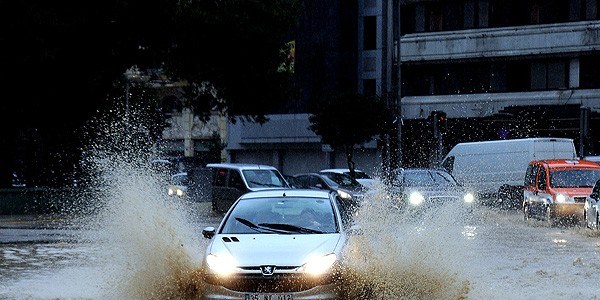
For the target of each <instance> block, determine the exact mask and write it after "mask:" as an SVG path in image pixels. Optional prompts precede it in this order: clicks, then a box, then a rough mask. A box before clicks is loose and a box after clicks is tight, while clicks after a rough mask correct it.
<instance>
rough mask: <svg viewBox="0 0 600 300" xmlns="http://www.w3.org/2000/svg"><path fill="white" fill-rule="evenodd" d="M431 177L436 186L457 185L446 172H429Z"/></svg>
mask: <svg viewBox="0 0 600 300" xmlns="http://www.w3.org/2000/svg"><path fill="white" fill-rule="evenodd" d="M431 176H432V177H433V180H434V181H435V183H436V185H441V186H457V185H458V183H457V182H456V180H454V177H452V175H450V174H448V173H446V172H441V171H435V172H431Z"/></svg>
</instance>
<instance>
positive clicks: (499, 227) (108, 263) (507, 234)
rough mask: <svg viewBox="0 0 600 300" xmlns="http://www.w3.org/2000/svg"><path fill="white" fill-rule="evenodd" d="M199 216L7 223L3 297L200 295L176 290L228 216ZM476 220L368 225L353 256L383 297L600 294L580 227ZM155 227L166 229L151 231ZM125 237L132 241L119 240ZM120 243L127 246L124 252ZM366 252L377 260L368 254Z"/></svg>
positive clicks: (0, 274) (2, 233)
mask: <svg viewBox="0 0 600 300" xmlns="http://www.w3.org/2000/svg"><path fill="white" fill-rule="evenodd" d="M193 210H194V211H195V213H196V215H197V216H198V217H197V218H196V219H194V221H193V222H189V223H187V224H184V225H181V224H180V225H181V226H186V227H187V228H185V230H181V229H176V228H174V227H172V226H171V225H170V224H168V223H169V222H173V224H178V223H179V222H175V221H174V220H173V219H171V220H170V219H168V218H165V219H162V220H159V219H155V220H154V221H151V222H150V223H146V224H142V225H143V226H142V227H136V226H133V225H132V224H127V226H125V227H121V228H120V229H113V230H111V231H108V232H101V233H99V232H88V231H87V229H82V228H73V227H67V228H66V229H61V228H60V226H59V225H58V224H60V222H55V223H53V224H51V226H46V228H39V225H36V226H34V228H29V227H30V225H31V223H28V222H23V223H20V224H19V223H16V224H15V223H14V222H13V223H10V222H5V223H4V224H3V225H2V228H0V240H1V242H2V243H1V244H0V267H1V268H0V282H2V285H0V298H1V299H105V298H106V297H116V298H121V299H165V298H170V299H185V298H187V297H188V296H190V295H192V296H190V297H192V298H193V297H196V295H197V294H195V293H192V294H186V293H182V292H181V291H180V290H178V289H181V288H182V287H181V286H179V288H175V287H173V286H177V285H181V284H185V283H182V282H181V280H184V281H185V278H186V276H188V275H190V276H191V274H192V273H189V272H193V271H194V270H193V269H194V267H197V266H198V263H199V258H200V257H201V255H202V251H203V249H202V245H203V242H202V240H201V238H200V235H201V230H202V228H204V227H205V226H214V225H217V224H218V222H219V221H220V218H219V216H215V215H214V214H212V213H211V212H210V210H209V206H208V205H204V206H202V205H198V206H196V207H195V208H194V209H193ZM474 215H475V216H476V217H475V218H473V219H471V220H469V221H468V222H466V223H468V224H465V223H464V222H462V221H461V222H455V221H456V220H453V221H452V222H448V221H445V220H450V219H451V218H450V219H444V221H440V220H439V219H437V220H436V221H435V222H433V223H427V222H421V223H409V222H407V223H404V224H396V227H395V228H386V229H385V230H384V231H379V232H375V233H374V234H375V235H374V236H370V235H369V234H371V233H373V232H369V228H366V231H365V234H363V235H362V236H360V239H361V243H360V245H361V246H357V247H355V248H354V249H353V250H355V251H359V253H356V252H352V251H350V253H349V255H350V256H352V255H354V256H356V257H361V259H362V260H361V261H360V263H358V264H356V265H355V266H357V267H361V272H364V274H363V275H362V276H366V277H368V278H369V280H370V284H372V285H373V286H374V287H375V288H376V289H380V292H381V293H377V292H376V293H375V295H377V296H374V297H375V298H380V299H386V298H387V299H389V298H398V297H401V298H405V299H432V298H456V299H461V298H462V299H543V298H545V299H567V298H579V299H598V298H600V293H598V292H599V291H600V289H599V288H598V285H596V284H595V282H597V280H596V279H597V276H598V274H600V255H599V252H600V234H598V233H596V232H594V231H591V230H588V229H582V228H578V227H574V226H568V227H560V226H554V227H547V226H545V225H544V224H543V223H542V222H539V224H538V223H536V222H532V223H531V224H525V223H524V222H523V219H522V216H521V214H520V213H518V212H514V211H497V210H492V209H489V208H485V207H481V208H477V209H476V210H475V212H474ZM171 217H173V216H171ZM379 221H380V222H381V219H380V220H379ZM140 222H141V223H144V222H143V221H140ZM150 224H157V225H158V226H157V227H156V228H154V229H151V230H149V227H151V225H150ZM379 224H381V223H379ZM113 225H114V224H113ZM382 225H383V226H388V225H389V224H385V222H384V223H383V224H382ZM188 226H189V227H188ZM367 227H368V226H367ZM136 230H137V231H138V232H135V231H136ZM174 230H175V231H179V232H190V233H192V234H193V235H195V236H185V235H181V234H179V233H176V232H174ZM119 232H121V233H122V234H124V236H121V237H117V236H115V235H118V233H119ZM394 232H395V233H396V234H395V235H393V236H381V235H380V236H378V235H377V234H383V233H386V234H389V233H394ZM105 234H110V235H112V237H107V236H105ZM127 235H129V236H127ZM90 237H94V239H97V240H95V241H90V240H89V238H90ZM174 237H177V238H174ZM178 239H179V240H178ZM100 240H102V241H101V242H100ZM115 241H117V242H123V243H125V244H123V245H121V246H122V247H118V246H117V245H116V244H114V242H115ZM364 241H366V242H367V244H365V243H362V242H364ZM175 242H177V243H180V244H175ZM394 243H395V244H394ZM186 244H187V245H186ZM365 245H368V247H367V248H365ZM108 246H110V247H115V248H113V249H109V248H107V247H108ZM178 249H179V250H178ZM367 249H368V251H369V252H370V253H369V254H368V255H364V253H360V251H365V250H367ZM361 264H362V265H361ZM174 272H175V273H176V274H174ZM186 272H188V273H186ZM169 278H170V279H169ZM173 278H178V280H173ZM182 278H183V279H182ZM170 285H173V286H170ZM386 295H387V296H386Z"/></svg>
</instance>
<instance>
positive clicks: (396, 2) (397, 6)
mask: <svg viewBox="0 0 600 300" xmlns="http://www.w3.org/2000/svg"><path fill="white" fill-rule="evenodd" d="M401 6H402V1H401V0H393V7H394V12H393V17H394V22H393V23H394V30H393V35H394V54H395V55H394V56H395V58H394V65H395V67H396V70H395V71H396V76H397V78H396V80H395V81H396V84H395V86H396V93H395V99H396V113H397V115H398V120H397V121H396V130H397V136H396V138H397V139H398V142H397V146H396V147H397V153H396V155H397V161H396V167H397V168H400V167H402V76H401V69H402V68H401V66H402V59H401V47H402V43H401V31H400V29H401V28H400V26H401V23H400V17H401V14H400V13H401Z"/></svg>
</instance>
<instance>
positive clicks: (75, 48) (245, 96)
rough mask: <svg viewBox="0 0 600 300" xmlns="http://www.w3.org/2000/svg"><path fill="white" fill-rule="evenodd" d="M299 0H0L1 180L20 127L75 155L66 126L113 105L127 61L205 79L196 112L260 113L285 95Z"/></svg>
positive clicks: (197, 81)
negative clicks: (285, 62)
mask: <svg viewBox="0 0 600 300" xmlns="http://www.w3.org/2000/svg"><path fill="white" fill-rule="evenodd" d="M298 3H299V0H86V1H76V0H58V1H46V0H23V1H3V0H0V28H2V34H0V44H2V47H0V58H2V59H0V69H1V70H2V71H1V72H0V82H2V83H3V88H4V89H3V94H4V95H5V96H6V97H5V99H4V100H3V101H0V112H3V113H4V114H5V115H4V117H3V118H0V152H1V153H3V154H5V155H3V156H2V157H0V165H1V167H0V186H6V185H8V184H9V181H10V176H11V173H10V172H12V170H11V169H14V167H13V166H12V165H13V161H14V160H15V159H16V155H17V153H18V149H16V148H15V146H14V145H15V144H16V143H15V139H18V137H17V135H18V132H20V130H22V129H27V128H36V130H37V129H40V133H39V134H40V135H41V138H40V140H43V141H44V143H45V144H44V145H40V148H43V149H58V150H56V151H61V152H70V154H69V155H66V156H71V157H73V159H77V157H76V155H77V154H76V152H77V151H78V149H77V144H78V142H77V137H76V136H74V135H73V132H74V130H75V129H77V128H79V127H81V126H82V125H83V124H85V122H86V121H87V120H89V119H90V118H91V117H92V116H93V115H95V113H96V111H97V110H99V109H101V108H103V107H106V106H110V105H113V99H109V100H108V101H107V98H110V96H111V95H122V93H121V92H117V93H116V94H115V93H113V94H111V92H112V91H113V90H112V89H113V87H114V83H115V81H118V80H122V79H123V73H124V72H125V70H127V69H128V68H130V67H131V66H138V67H139V68H140V69H141V70H144V69H147V68H152V69H161V70H163V71H164V72H166V73H167V74H168V75H170V76H171V78H172V79H174V80H182V81H186V82H188V83H190V84H194V85H196V86H204V85H207V84H208V85H209V86H211V87H212V88H211V89H210V91H213V90H214V92H215V93H214V94H213V93H210V94H209V93H207V92H206V90H203V91H201V93H199V94H197V95H196V96H197V97H196V98H193V99H192V101H193V102H194V103H193V105H192V106H193V107H194V108H195V110H196V113H198V114H200V115H202V114H204V113H206V112H207V111H208V110H210V109H212V108H215V107H216V108H218V109H220V110H221V111H223V112H228V113H229V115H230V116H234V115H245V116H247V118H250V119H252V120H258V121H264V117H263V116H262V115H263V114H265V113H269V109H272V108H273V107H274V106H276V104H277V103H279V102H281V101H284V100H285V99H286V97H287V96H288V95H289V94H288V92H289V91H290V88H289V87H290V85H291V83H290V82H291V76H292V75H291V74H290V73H289V72H279V71H278V69H279V67H280V65H281V63H282V61H281V54H280V51H281V49H283V48H284V47H285V45H286V43H287V42H289V38H286V35H287V34H289V33H290V32H291V31H292V29H293V28H294V27H295V25H296V23H297V20H298V15H299V10H300V7H299V4H298ZM213 88H214V89H213ZM134 94H136V93H134ZM117 100H118V99H117ZM121 100H122V98H121ZM131 101H132V102H134V101H137V99H135V98H132V99H131ZM133 104H134V103H132V105H133ZM11 116H13V117H11ZM14 116H17V117H16V118H15V117H14ZM50 128H51V129H50ZM57 137H69V138H70V140H68V141H64V140H62V139H61V140H60V141H59V139H57ZM65 143H68V144H69V145H66V146H65ZM48 151H55V150H48ZM69 164H70V161H69ZM63 165H67V163H66V161H63ZM5 166H6V167H5ZM39 167H40V168H41V167H42V166H39Z"/></svg>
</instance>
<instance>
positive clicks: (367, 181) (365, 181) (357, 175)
mask: <svg viewBox="0 0 600 300" xmlns="http://www.w3.org/2000/svg"><path fill="white" fill-rule="evenodd" d="M319 172H324V173H328V172H333V173H338V174H345V175H348V176H350V169H324V170H321V171H319ZM354 179H356V181H358V183H360V184H362V185H363V186H364V187H366V188H371V187H372V186H373V182H374V181H375V179H373V178H372V177H371V176H369V174H367V173H366V172H365V171H362V170H358V169H356V170H354Z"/></svg>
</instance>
